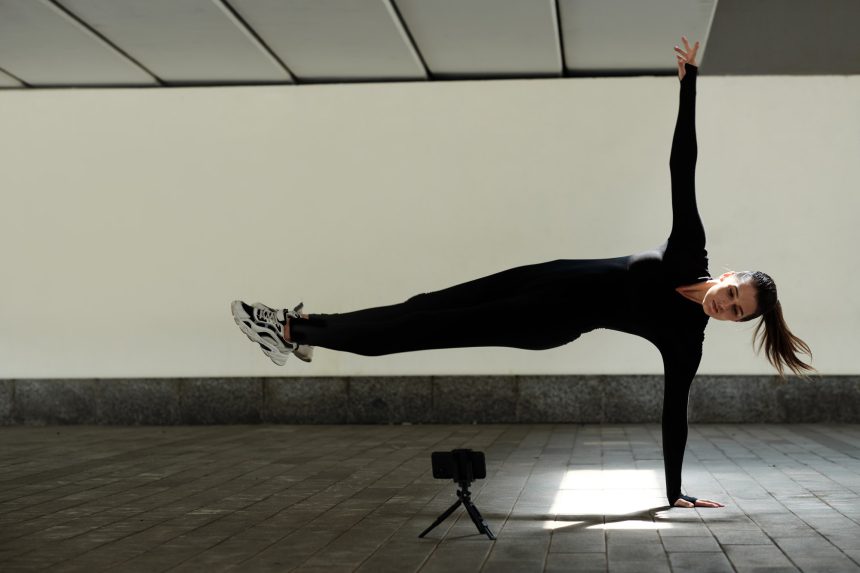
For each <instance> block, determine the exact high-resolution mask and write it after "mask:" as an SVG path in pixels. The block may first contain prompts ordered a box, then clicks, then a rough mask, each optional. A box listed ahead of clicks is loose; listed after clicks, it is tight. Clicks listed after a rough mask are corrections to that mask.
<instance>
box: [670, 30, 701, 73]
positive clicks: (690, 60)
mask: <svg viewBox="0 0 860 573" xmlns="http://www.w3.org/2000/svg"><path fill="white" fill-rule="evenodd" d="M681 41H682V42H684V47H685V48H686V50H682V49H681V48H679V47H678V46H675V52H676V54H675V57H676V58H678V77H679V78H681V79H682V80H683V79H684V74H685V73H686V70H684V64H690V65H691V66H695V65H697V64H696V52H698V51H699V42H696V45H695V46H693V47H692V48H690V43H689V42H688V41H687V37H686V36H681Z"/></svg>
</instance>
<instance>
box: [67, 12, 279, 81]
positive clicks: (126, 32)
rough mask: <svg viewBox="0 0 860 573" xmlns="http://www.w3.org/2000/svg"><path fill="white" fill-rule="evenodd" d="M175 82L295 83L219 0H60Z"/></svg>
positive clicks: (132, 55)
mask: <svg viewBox="0 0 860 573" xmlns="http://www.w3.org/2000/svg"><path fill="white" fill-rule="evenodd" d="M56 1H57V2H60V3H61V4H62V5H63V6H65V7H66V8H68V9H69V10H70V11H71V12H72V13H74V14H75V15H76V16H78V17H80V18H81V19H83V20H84V21H86V22H87V24H89V25H90V26H92V28H93V29H95V30H97V31H98V32H99V33H100V34H102V35H103V36H104V37H105V38H107V39H108V40H110V41H111V42H112V43H114V44H116V45H117V46H118V47H119V48H121V49H122V50H123V51H125V52H126V53H127V54H129V55H130V56H131V57H132V58H134V59H135V60H137V61H138V62H140V63H141V64H143V65H144V66H145V67H146V68H147V69H149V70H150V71H152V73H154V74H155V75H156V76H157V77H158V78H160V79H161V80H163V81H165V82H167V83H171V84H195V83H201V82H222V83H230V82H290V81H292V78H291V77H290V75H289V73H288V72H287V71H286V70H285V69H284V68H283V66H281V65H280V63H279V62H278V61H277V60H276V59H275V58H274V57H272V55H271V54H269V53H268V52H267V51H266V50H265V49H264V48H263V47H262V46H261V45H260V44H259V42H257V40H256V39H255V38H254V37H253V35H252V34H251V33H249V32H248V31H247V30H246V29H245V27H244V26H243V25H242V24H241V22H239V21H238V20H236V18H235V17H234V16H233V14H232V13H230V11H229V10H227V9H226V8H225V7H224V5H223V4H222V3H221V2H219V1H218V0H145V1H141V0H56Z"/></svg>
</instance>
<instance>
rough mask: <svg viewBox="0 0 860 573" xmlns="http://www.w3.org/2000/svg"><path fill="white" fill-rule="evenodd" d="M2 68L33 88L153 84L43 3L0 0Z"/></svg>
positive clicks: (81, 29) (152, 81) (114, 51)
mask: <svg viewBox="0 0 860 573" xmlns="http://www.w3.org/2000/svg"><path fill="white" fill-rule="evenodd" d="M0 67H2V68H3V69H5V70H7V71H8V72H9V73H10V74H14V75H15V76H17V77H18V78H21V80H22V81H24V82H26V83H28V84H30V85H35V86H57V85H75V86H90V85H156V84H157V82H156V81H155V80H154V79H153V78H152V77H151V76H150V75H149V74H147V73H146V72H145V71H144V70H142V69H140V67H138V66H137V65H135V64H134V63H133V62H130V61H129V60H128V59H127V58H125V57H124V56H123V55H122V54H120V53H118V52H117V51H116V50H114V49H113V48H112V47H111V46H110V45H108V44H106V43H105V42H103V41H102V40H101V39H100V38H99V37H98V36H96V35H95V34H93V33H92V32H90V31H89V30H87V29H86V27H84V26H82V25H81V24H79V23H78V22H76V21H75V20H74V19H73V18H70V17H69V16H68V15H66V14H65V13H64V12H63V11H62V10H60V9H59V8H57V7H56V6H54V5H53V4H51V3H50V2H47V1H46V0H2V1H0Z"/></svg>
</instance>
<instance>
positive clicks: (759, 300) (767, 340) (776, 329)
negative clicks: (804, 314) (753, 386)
mask: <svg viewBox="0 0 860 573" xmlns="http://www.w3.org/2000/svg"><path fill="white" fill-rule="evenodd" d="M735 276H736V277H737V279H738V281H739V282H742V283H743V282H749V283H751V284H753V285H754V286H755V291H756V309H755V312H753V313H752V314H750V315H749V316H746V317H744V318H742V319H741V320H740V321H739V322H746V321H749V320H754V319H756V318H758V317H762V319H761V321H759V323H758V324H757V325H756V327H755V331H754V332H753V348H755V351H756V353H758V352H761V349H762V347H764V349H765V355H766V356H767V359H768V361H769V362H770V363H771V364H772V365H773V367H774V368H776V369H777V371H778V372H779V377H780V378H782V379H785V367H786V366H787V367H788V368H789V369H790V370H791V371H792V372H794V373H795V374H797V375H798V376H801V377H803V378H807V376H806V372H809V371H816V372H817V370H815V368H813V367H812V366H810V365H809V364H806V363H805V362H803V361H802V360H801V359H800V358H798V357H797V353H798V352H803V353H804V354H808V355H809V357H810V358H812V351H811V350H810V349H809V345H807V344H806V343H805V342H804V341H802V340H801V339H800V338H798V337H797V336H795V335H794V334H792V332H791V331H790V330H789V329H788V325H787V324H785V319H784V318H783V317H782V305H781V304H780V303H779V299H777V296H776V285H775V284H774V282H773V279H772V278H770V277H769V276H768V275H766V274H765V273H763V272H761V271H755V272H753V271H741V272H738V273H736V275H735ZM762 327H764V330H762ZM759 334H761V340H760V341H759V344H758V348H756V339H757V338H758V337H759Z"/></svg>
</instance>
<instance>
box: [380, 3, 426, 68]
mask: <svg viewBox="0 0 860 573" xmlns="http://www.w3.org/2000/svg"><path fill="white" fill-rule="evenodd" d="M382 1H383V2H385V3H386V4H388V7H389V8H391V11H392V12H393V13H394V15H395V16H396V17H397V21H398V22H399V23H400V26H401V28H403V32H404V33H405V34H406V37H407V38H408V39H409V44H410V45H411V46H412V50H413V51H414V52H415V55H416V56H417V57H418V61H419V62H421V67H423V68H424V73H425V74H427V79H428V80H434V79H436V78H435V76H434V74H433V72H432V71H430V68H429V67H428V66H427V61H426V60H425V59H424V56H423V54H421V50H419V49H418V43H417V42H416V41H415V37H414V36H413V35H412V32H411V31H410V30H409V26H407V25H406V20H405V19H404V18H403V14H401V13H400V9H398V8H397V3H396V1H395V0H382Z"/></svg>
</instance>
